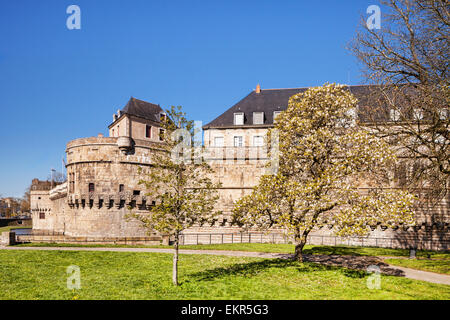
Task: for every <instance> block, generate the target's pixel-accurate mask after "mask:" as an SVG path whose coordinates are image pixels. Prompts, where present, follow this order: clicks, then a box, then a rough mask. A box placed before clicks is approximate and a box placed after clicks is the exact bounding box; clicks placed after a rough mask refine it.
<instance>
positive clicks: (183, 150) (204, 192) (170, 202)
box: [129, 107, 220, 285]
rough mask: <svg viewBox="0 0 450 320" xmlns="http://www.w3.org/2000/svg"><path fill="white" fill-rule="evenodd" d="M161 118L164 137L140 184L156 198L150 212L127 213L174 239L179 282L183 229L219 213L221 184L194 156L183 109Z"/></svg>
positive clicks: (150, 229)
mask: <svg viewBox="0 0 450 320" xmlns="http://www.w3.org/2000/svg"><path fill="white" fill-rule="evenodd" d="M167 115H168V117H167V118H166V119H165V121H163V123H162V127H163V128H164V133H163V140H164V143H162V144H161V150H160V152H157V153H154V154H153V158H152V168H151V169H150V170H149V171H147V172H143V170H142V169H139V173H140V174H141V175H142V179H141V180H140V182H139V183H140V184H143V185H145V186H146V189H147V193H146V196H150V197H152V198H153V199H155V204H154V205H152V206H151V208H150V210H149V212H144V213H139V212H132V213H130V214H129V217H132V218H135V219H137V220H139V221H140V222H141V223H142V225H143V226H144V227H145V228H146V229H147V230H148V232H149V234H151V233H153V232H154V231H155V230H156V231H159V232H160V233H162V234H165V235H169V236H170V237H171V238H172V239H173V245H174V255H173V275H172V280H173V283H174V285H178V246H179V239H180V234H181V232H182V231H183V230H185V229H187V228H189V227H192V226H193V225H195V224H202V223H206V222H209V223H211V222H212V220H213V219H214V218H215V217H216V216H217V215H218V214H220V212H217V211H214V205H215V203H216V201H217V200H218V198H219V197H218V193H217V189H218V188H219V187H220V184H216V183H213V182H212V181H211V180H210V178H209V177H208V176H209V175H210V174H211V173H212V169H211V168H210V166H209V165H208V164H207V163H205V162H203V161H201V159H194V156H196V153H195V152H193V151H194V146H195V144H194V143H192V142H193V137H194V136H195V135H194V133H195V132H194V125H193V121H190V120H187V119H186V117H185V113H184V112H182V111H181V108H180V107H178V109H176V108H174V107H172V109H171V110H169V111H168V113H167Z"/></svg>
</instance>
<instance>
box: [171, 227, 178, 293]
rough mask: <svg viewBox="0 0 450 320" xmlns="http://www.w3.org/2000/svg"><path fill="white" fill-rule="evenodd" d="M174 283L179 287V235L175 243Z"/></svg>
mask: <svg viewBox="0 0 450 320" xmlns="http://www.w3.org/2000/svg"><path fill="white" fill-rule="evenodd" d="M172 282H173V284H174V285H175V286H178V235H176V236H175V243H174V253H173V269H172Z"/></svg>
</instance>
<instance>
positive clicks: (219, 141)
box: [214, 137, 223, 147]
mask: <svg viewBox="0 0 450 320" xmlns="http://www.w3.org/2000/svg"><path fill="white" fill-rule="evenodd" d="M214 147H223V137H215V138H214Z"/></svg>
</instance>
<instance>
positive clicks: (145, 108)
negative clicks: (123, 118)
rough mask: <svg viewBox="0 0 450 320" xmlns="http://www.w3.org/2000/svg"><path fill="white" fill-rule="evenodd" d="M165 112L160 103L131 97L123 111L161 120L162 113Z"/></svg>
mask: <svg viewBox="0 0 450 320" xmlns="http://www.w3.org/2000/svg"><path fill="white" fill-rule="evenodd" d="M161 112H164V111H163V109H161V107H160V106H159V105H156V104H153V103H150V102H146V101H143V100H139V99H136V98H133V97H131V98H130V100H129V101H128V103H127V104H126V106H125V107H124V108H123V109H122V110H121V113H123V114H128V115H131V116H135V117H139V118H144V119H147V120H152V121H155V122H160V113H161Z"/></svg>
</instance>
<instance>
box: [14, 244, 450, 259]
mask: <svg viewBox="0 0 450 320" xmlns="http://www.w3.org/2000/svg"><path fill="white" fill-rule="evenodd" d="M18 246H25V247H94V248H95V247H111V248H114V247H116V248H118V247H122V248H123V247H128V248H136V247H138V248H173V247H172V246H163V245H157V246H130V245H101V244H92V245H77V244H69V243H25V244H21V245H18ZM180 249H194V250H231V251H251V252H274V253H294V245H293V244H272V243H234V244H231V243H230V244H204V245H201V244H200V245H185V246H180ZM304 253H305V254H326V255H331V254H338V255H354V256H393V257H408V256H409V250H406V249H389V248H375V247H355V246H315V245H306V246H305V249H304ZM416 255H417V256H418V257H428V255H429V256H430V258H438V259H448V260H450V252H439V251H427V250H418V251H417V254H416Z"/></svg>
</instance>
